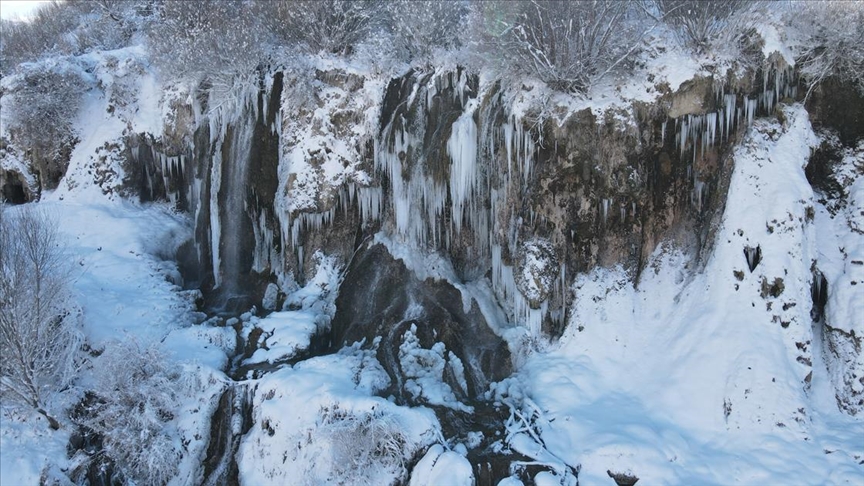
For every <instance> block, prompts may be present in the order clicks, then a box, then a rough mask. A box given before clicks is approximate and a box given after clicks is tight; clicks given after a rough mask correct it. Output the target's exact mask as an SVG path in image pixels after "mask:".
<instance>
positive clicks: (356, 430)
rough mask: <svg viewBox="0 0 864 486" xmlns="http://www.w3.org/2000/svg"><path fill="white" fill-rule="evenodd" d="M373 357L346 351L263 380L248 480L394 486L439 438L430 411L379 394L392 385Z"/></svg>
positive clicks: (245, 452) (248, 448) (241, 456)
mask: <svg viewBox="0 0 864 486" xmlns="http://www.w3.org/2000/svg"><path fill="white" fill-rule="evenodd" d="M374 353H375V352H374V351H363V350H360V349H359V347H356V346H355V347H350V348H345V349H343V350H342V351H340V352H339V353H337V354H333V355H329V356H321V357H317V358H311V359H309V360H306V361H303V362H301V363H298V364H297V365H295V366H294V367H293V368H292V367H285V368H282V369H280V370H279V371H276V372H274V373H271V374H269V375H267V376H265V377H264V378H262V379H260V380H259V381H258V382H257V386H256V388H255V392H254V398H253V403H254V406H255V407H254V412H253V425H252V428H251V429H250V431H249V433H248V434H247V435H246V436H245V437H244V439H243V442H242V444H241V446H240V449H239V451H238V453H237V459H238V465H239V467H240V481H241V483H242V484H259V485H267V484H288V483H296V482H312V483H320V482H342V481H350V482H364V483H369V484H388V483H391V482H393V481H395V480H396V479H397V478H399V477H401V476H402V474H404V473H405V470H404V467H405V466H406V462H407V461H408V460H410V458H411V457H412V455H413V454H415V453H417V452H419V451H420V450H422V449H424V448H425V447H426V446H428V445H431V444H432V443H433V442H435V441H437V440H439V438H440V430H439V425H438V421H437V420H436V419H435V415H434V414H433V413H432V411H431V410H427V409H423V408H407V407H399V406H396V405H394V404H393V403H391V402H388V401H387V400H385V399H383V398H380V397H375V396H372V394H373V393H375V392H376V391H380V390H382V389H383V388H384V387H386V386H387V385H388V384H389V378H388V376H387V373H386V372H385V371H384V369H383V368H381V365H380V364H379V363H378V361H377V360H376V359H375V356H374ZM391 446H394V447H391ZM374 448H379V449H378V450H379V451H380V452H374V451H373V450H371V449H374Z"/></svg>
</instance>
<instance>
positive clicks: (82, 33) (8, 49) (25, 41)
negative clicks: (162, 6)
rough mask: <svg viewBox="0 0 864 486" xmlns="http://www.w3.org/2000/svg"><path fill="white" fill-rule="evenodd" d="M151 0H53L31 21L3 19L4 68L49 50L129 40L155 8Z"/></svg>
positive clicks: (0, 61)
mask: <svg viewBox="0 0 864 486" xmlns="http://www.w3.org/2000/svg"><path fill="white" fill-rule="evenodd" d="M150 3H151V2H148V1H147V0H92V1H78V2H52V3H46V4H44V5H43V6H41V7H40V8H39V9H38V10H37V11H36V13H35V15H34V17H33V18H32V19H30V20H29V21H27V22H20V21H3V23H2V29H0V72H3V73H4V74H7V73H9V72H11V71H12V69H13V68H14V67H15V65H16V64H19V63H21V62H27V61H35V60H37V59H39V58H40V57H41V56H43V55H45V54H54V55H57V54H61V55H63V54H65V55H70V54H81V53H84V52H87V51H90V50H92V49H103V50H104V49H117V48H120V47H125V46H126V45H128V44H129V41H130V40H131V38H132V35H133V34H134V33H135V32H136V31H138V30H139V29H140V28H141V26H142V22H143V20H144V19H146V18H147V16H148V14H149V12H150V11H151V10H152V9H151V5H150Z"/></svg>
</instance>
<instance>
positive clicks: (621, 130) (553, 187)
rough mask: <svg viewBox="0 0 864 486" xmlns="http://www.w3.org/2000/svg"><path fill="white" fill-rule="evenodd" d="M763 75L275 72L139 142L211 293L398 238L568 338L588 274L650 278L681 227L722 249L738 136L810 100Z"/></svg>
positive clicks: (680, 239) (695, 244)
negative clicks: (520, 78)
mask: <svg viewBox="0 0 864 486" xmlns="http://www.w3.org/2000/svg"><path fill="white" fill-rule="evenodd" d="M754 74H757V75H758V76H754V77H764V81H765V82H764V83H759V84H762V86H755V85H754V86H750V85H749V84H748V83H746V82H742V81H736V82H735V83H732V82H729V81H728V80H726V79H723V80H720V79H713V78H695V79H694V80H692V81H691V82H688V83H684V84H683V85H682V86H681V87H680V89H679V90H677V91H676V92H674V93H673V92H669V91H668V89H667V90H666V92H663V93H658V94H657V95H656V96H655V97H654V100H653V101H651V102H644V101H639V102H633V103H632V104H630V105H629V106H627V105H621V104H619V105H616V106H614V107H612V108H609V109H602V108H596V107H595V108H594V109H592V107H591V105H590V104H588V103H583V105H584V106H583V107H582V108H580V107H579V103H578V101H577V102H576V103H575V104H574V103H573V101H572V100H568V102H569V103H570V105H569V106H568V105H564V104H560V103H561V102H560V100H552V101H551V102H550V101H549V100H548V99H545V100H544V99H543V97H544V96H549V95H548V93H539V91H541V90H542V88H541V87H533V86H532V87H528V86H514V87H507V88H504V87H502V83H501V82H500V81H485V82H483V83H481V82H480V80H479V78H478V77H477V76H476V75H472V74H469V73H467V72H466V71H465V70H464V69H461V68H459V69H455V70H452V71H448V70H445V71H440V70H439V71H428V72H423V71H418V70H412V71H410V72H408V73H407V74H405V75H403V76H401V77H399V78H395V79H392V80H389V81H387V82H380V81H376V80H375V79H368V78H367V77H364V76H363V75H360V74H356V73H351V72H348V71H346V70H344V69H338V68H334V69H331V70H329V71H317V72H316V73H315V74H314V75H313V76H312V79H311V80H298V79H293V81H292V82H290V83H289V82H288V81H286V80H287V78H286V74H283V73H281V72H280V73H275V74H267V75H266V76H262V77H261V78H260V79H259V80H258V81H257V87H255V86H253V88H251V89H250V90H248V91H245V92H243V93H242V94H241V95H239V98H238V100H235V101H234V104H235V106H234V110H233V111H230V110H228V109H224V108H217V109H216V110H215V112H214V113H215V114H211V115H210V116H204V115H198V116H199V119H198V120H197V123H196V122H190V123H188V124H187V128H186V130H187V132H186V133H185V134H182V135H180V134H177V133H172V132H168V131H166V133H164V134H162V135H161V136H155V137H154V136H153V135H149V134H143V135H133V136H130V138H129V141H128V143H127V144H126V145H128V146H129V147H131V148H130V150H129V152H130V155H131V157H129V159H130V160H131V161H132V164H133V165H134V166H135V167H134V168H133V169H131V170H128V171H127V173H128V174H129V177H127V185H129V186H130V187H132V188H137V189H138V192H139V194H140V197H141V198H142V200H149V199H160V198H166V199H169V200H172V201H175V202H176V203H177V205H178V207H180V208H181V209H185V210H189V211H191V212H194V215H195V218H196V239H195V250H196V251H195V252H191V253H193V254H191V255H188V257H189V258H191V259H192V260H193V261H194V264H190V265H189V266H190V267H191V268H196V269H197V270H198V275H196V276H194V277H193V278H192V280H194V281H197V282H199V283H201V284H202V285H203V286H204V288H205V289H208V290H209V289H222V290H223V291H225V288H226V286H230V285H234V283H235V282H240V284H239V285H238V287H239V288H242V289H245V290H242V291H239V290H237V289H231V290H230V293H245V294H247V295H249V296H251V297H252V298H253V299H259V298H260V297H261V295H260V294H261V293H262V291H261V289H260V288H259V283H261V282H264V281H267V280H271V279H272V280H280V279H284V278H287V277H288V276H292V277H293V278H294V279H296V280H298V281H300V282H302V281H304V280H305V278H306V275H307V274H308V272H312V271H314V268H310V262H311V260H310V258H311V255H312V254H313V253H314V252H315V251H316V250H323V251H324V252H326V253H328V254H334V255H339V256H340V257H341V258H342V260H343V262H347V260H348V258H349V257H350V255H351V253H352V252H353V251H354V249H356V248H357V247H358V244H359V242H361V241H363V240H364V239H366V238H368V237H370V236H371V235H373V234H375V233H377V232H378V231H384V233H385V234H388V235H390V236H392V237H394V238H396V239H397V240H399V241H401V242H404V243H405V244H408V245H409V246H412V247H415V248H419V249H424V250H427V251H435V252H439V253H440V254H442V255H444V256H445V257H446V258H447V259H448V260H450V261H451V262H452V263H453V266H454V269H455V270H456V274H457V277H458V278H459V279H460V280H463V281H471V280H476V279H482V278H487V279H488V280H489V281H490V282H491V285H492V288H493V290H494V291H495V293H496V294H497V295H498V297H499V299H500V301H501V302H502V303H503V304H504V307H505V309H506V311H507V312H508V314H509V316H510V320H511V322H513V323H519V324H524V325H525V326H526V327H527V328H528V329H530V330H531V332H532V333H533V334H534V335H536V336H539V335H540V332H541V329H544V330H545V331H546V332H547V333H551V334H552V335H555V334H557V333H560V330H561V329H562V326H563V323H564V322H566V311H565V309H566V307H567V302H568V301H569V300H570V296H569V295H567V294H568V293H569V292H567V291H565V287H566V282H569V281H571V280H572V278H573V276H574V275H576V274H577V273H579V272H585V271H587V270H590V269H591V268H594V267H595V266H597V265H602V266H607V267H608V266H613V265H618V264H620V265H623V266H624V267H625V268H627V269H628V271H629V272H630V273H631V275H632V277H633V278H634V279H638V276H639V274H640V272H641V271H642V269H643V267H644V265H645V259H646V258H647V256H648V255H650V254H651V253H652V252H653V251H654V249H655V247H656V245H657V243H658V242H660V241H662V240H666V239H672V240H674V241H676V242H677V243H678V244H680V245H682V246H685V247H687V248H688V249H690V250H691V253H692V254H693V255H694V257H695V258H696V259H697V260H700V259H701V258H704V256H705V249H706V248H707V247H708V246H709V245H710V240H711V238H710V234H711V228H712V221H714V220H715V219H716V216H717V214H718V211H719V210H722V208H723V205H724V202H725V188H726V187H727V185H728V177H729V174H730V169H731V165H730V164H729V163H728V156H729V148H730V146H732V144H734V142H735V141H736V140H737V138H738V137H739V136H740V133H741V132H742V130H743V129H744V128H745V127H747V126H749V124H751V123H752V120H753V117H754V116H756V115H757V114H758V115H759V116H764V115H769V116H773V115H772V114H773V112H774V105H775V104H776V103H777V101H778V100H780V99H784V98H785V99H794V97H795V93H796V86H795V85H794V83H793V82H792V80H791V79H789V77H790V73H789V72H788V71H787V70H782V69H776V68H767V71H766V73H765V74H762V73H754ZM292 83H293V84H292ZM754 84H755V83H754ZM310 85H311V86H310ZM724 86H736V89H735V90H734V91H733V90H731V88H730V89H729V91H728V92H727V90H726V89H725V88H724ZM532 91H533V92H532ZM538 100H540V101H544V102H546V103H547V106H543V105H542V104H541V103H540V101H538ZM211 102H212V101H211ZM556 102H557V103H559V104H557V105H555V104H554V103H556ZM549 104H551V105H552V106H551V107H550V106H548V105H549ZM175 110H176V113H177V117H178V118H182V115H183V114H184V113H199V114H200V113H206V112H207V111H208V107H207V106H206V102H201V103H200V106H192V105H188V106H178V107H175ZM672 115H675V117H674V118H673V117H672ZM195 127H197V128H195ZM178 140H179V141H178ZM142 149H143V150H142ZM217 207H218V208H219V209H218V210H214V209H213V208H217ZM538 248H544V249H545V250H544V251H540V252H538V251H536V250H537V249H538ZM223 293H224V292H223Z"/></svg>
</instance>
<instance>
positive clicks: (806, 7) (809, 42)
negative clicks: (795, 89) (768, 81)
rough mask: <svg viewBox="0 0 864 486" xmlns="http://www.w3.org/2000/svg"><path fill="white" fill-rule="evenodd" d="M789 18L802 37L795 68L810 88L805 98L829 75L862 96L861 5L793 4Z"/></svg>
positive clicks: (863, 20) (863, 43)
mask: <svg viewBox="0 0 864 486" xmlns="http://www.w3.org/2000/svg"><path fill="white" fill-rule="evenodd" d="M788 17H789V19H788V22H789V24H790V25H791V26H792V27H793V28H795V29H796V30H798V31H799V32H800V33H802V34H803V36H802V37H803V39H802V40H801V44H800V45H799V46H798V69H799V73H800V74H801V75H802V76H803V77H804V79H805V80H806V81H807V83H808V85H809V86H808V90H807V96H808V97H809V96H810V93H811V92H812V91H813V89H814V88H815V87H816V86H818V85H819V84H820V83H821V82H822V81H824V80H825V79H826V78H829V77H832V76H833V77H836V78H837V79H839V80H840V81H844V82H849V83H852V84H853V85H855V86H857V87H858V89H859V91H861V93H864V2H861V1H852V2H848V1H837V0H831V1H827V0H826V1H823V2H794V3H793V5H792V8H791V9H790V10H789V11H788Z"/></svg>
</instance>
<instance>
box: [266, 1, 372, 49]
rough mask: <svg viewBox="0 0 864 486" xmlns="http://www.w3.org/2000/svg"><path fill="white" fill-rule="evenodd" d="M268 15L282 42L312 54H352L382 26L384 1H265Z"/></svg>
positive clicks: (274, 30)
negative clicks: (297, 46)
mask: <svg viewBox="0 0 864 486" xmlns="http://www.w3.org/2000/svg"><path fill="white" fill-rule="evenodd" d="M261 3H262V8H263V11H264V12H266V15H265V16H264V18H267V19H269V20H270V26H271V29H272V30H273V32H274V33H275V35H276V37H277V39H279V41H280V42H281V43H286V42H287V43H288V44H292V45H301V46H303V47H305V48H307V49H308V50H309V51H310V52H312V53H318V52H322V51H323V52H327V53H331V54H349V53H350V52H351V51H352V50H353V49H354V48H355V47H356V46H357V44H359V43H361V42H363V41H364V40H365V39H367V38H368V37H369V36H370V35H371V34H372V33H374V32H376V31H377V30H378V29H380V28H382V25H383V24H382V21H383V20H384V18H385V14H386V10H387V9H386V7H385V2H382V1H381V0H273V1H265V2H261Z"/></svg>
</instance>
